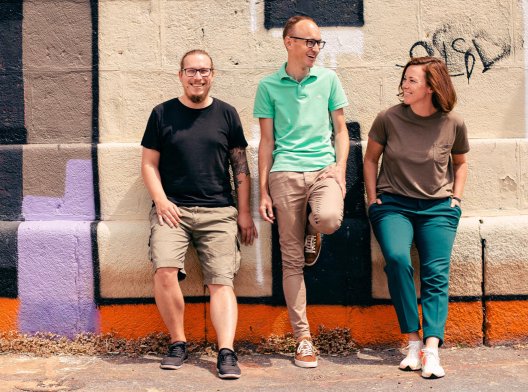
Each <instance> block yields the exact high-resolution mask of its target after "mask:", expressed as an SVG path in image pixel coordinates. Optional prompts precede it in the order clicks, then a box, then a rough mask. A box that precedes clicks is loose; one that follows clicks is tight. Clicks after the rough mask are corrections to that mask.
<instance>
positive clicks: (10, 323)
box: [0, 298, 20, 332]
mask: <svg viewBox="0 0 528 392" xmlns="http://www.w3.org/2000/svg"><path fill="white" fill-rule="evenodd" d="M19 306H20V301H19V300H18V299H17V298H14V299H13V298H0V314H1V315H2V317H0V331H2V332H9V331H16V330H18V308H19Z"/></svg>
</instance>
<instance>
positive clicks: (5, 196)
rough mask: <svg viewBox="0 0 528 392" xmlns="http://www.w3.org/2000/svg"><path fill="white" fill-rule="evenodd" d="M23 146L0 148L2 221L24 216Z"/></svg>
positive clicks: (0, 216) (0, 219)
mask: <svg viewBox="0 0 528 392" xmlns="http://www.w3.org/2000/svg"><path fill="white" fill-rule="evenodd" d="M22 160H23V157H22V146H21V145H18V146H0V221H18V220H24V218H23V216H22V198H23V193H22Z"/></svg>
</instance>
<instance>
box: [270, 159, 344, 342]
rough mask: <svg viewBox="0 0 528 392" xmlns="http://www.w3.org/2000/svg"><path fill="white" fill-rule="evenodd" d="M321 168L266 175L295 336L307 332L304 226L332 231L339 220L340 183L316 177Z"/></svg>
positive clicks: (340, 216)
mask: <svg viewBox="0 0 528 392" xmlns="http://www.w3.org/2000/svg"><path fill="white" fill-rule="evenodd" d="M325 170H328V168H324V169H322V170H319V171H314V172H271V173H270V175H269V190H270V196H271V199H272V201H273V208H274V209H275V216H276V218H277V224H278V227H279V242H280V247H281V254H282V287H283V290H284V297H285V299H286V305H287V307H288V316H289V318H290V323H291V326H292V328H293V333H294V335H295V337H296V338H299V337H302V336H311V335H310V326H309V324H308V319H307V317H306V286H305V284H304V271H303V269H304V238H305V235H306V233H307V230H309V232H311V233H323V234H332V233H333V232H335V231H336V230H337V229H338V228H339V227H340V226H341V221H342V220H343V196H342V193H341V187H340V186H339V185H338V184H337V182H336V181H335V179H334V178H325V179H320V178H319V177H320V175H321V174H322V173H324V171H325ZM308 205H309V206H310V209H311V212H310V214H309V215H308V212H307V207H308ZM308 222H309V226H311V227H309V229H308V228H307V223H308Z"/></svg>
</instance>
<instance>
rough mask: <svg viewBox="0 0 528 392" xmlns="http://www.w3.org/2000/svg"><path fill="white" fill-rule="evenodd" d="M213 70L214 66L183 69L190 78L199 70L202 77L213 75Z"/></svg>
mask: <svg viewBox="0 0 528 392" xmlns="http://www.w3.org/2000/svg"><path fill="white" fill-rule="evenodd" d="M212 70H213V69H212V68H200V69H196V68H184V69H183V70H182V71H183V72H184V73H185V76H188V77H190V78H192V77H193V76H195V75H196V72H198V73H199V74H200V76H201V77H202V78H206V77H208V76H209V75H211V72H212Z"/></svg>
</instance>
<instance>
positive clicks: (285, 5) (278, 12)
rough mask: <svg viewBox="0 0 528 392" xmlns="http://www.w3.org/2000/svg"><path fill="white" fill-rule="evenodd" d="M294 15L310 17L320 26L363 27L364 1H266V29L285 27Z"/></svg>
mask: <svg viewBox="0 0 528 392" xmlns="http://www.w3.org/2000/svg"><path fill="white" fill-rule="evenodd" d="M293 15H308V16H310V17H312V18H313V19H314V20H315V21H316V22H317V24H318V25H319V26H321V27H324V26H363V25H364V24H365V22H364V19H363V0H266V1H265V3H264V27H265V28H266V29H268V30H269V29H271V28H274V27H280V28H282V27H284V23H286V21H287V20H288V18H290V17H292V16H293Z"/></svg>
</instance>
